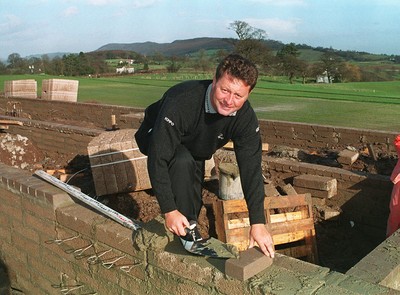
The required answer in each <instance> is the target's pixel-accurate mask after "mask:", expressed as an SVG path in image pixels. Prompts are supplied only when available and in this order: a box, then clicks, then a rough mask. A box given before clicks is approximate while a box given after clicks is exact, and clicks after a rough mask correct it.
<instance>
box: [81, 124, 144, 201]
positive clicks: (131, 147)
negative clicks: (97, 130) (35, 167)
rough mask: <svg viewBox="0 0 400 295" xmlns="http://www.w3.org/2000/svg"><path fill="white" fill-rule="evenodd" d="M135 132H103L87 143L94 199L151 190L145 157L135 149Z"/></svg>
mask: <svg viewBox="0 0 400 295" xmlns="http://www.w3.org/2000/svg"><path fill="white" fill-rule="evenodd" d="M135 132H136V130H135V129H121V130H117V131H107V132H103V133H101V134H100V135H99V136H97V137H95V138H94V139H92V140H91V142H90V143H89V145H88V155H89V160H90V166H91V169H92V175H93V181H94V185H95V189H96V195H97V196H102V195H108V194H115V193H120V192H132V191H139V190H145V189H149V188H151V184H150V178H149V175H148V172H147V156H145V155H143V154H142V153H141V152H140V151H139V148H138V147H137V144H136V141H135V138H134V134H135Z"/></svg>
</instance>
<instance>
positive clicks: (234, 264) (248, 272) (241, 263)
mask: <svg viewBox="0 0 400 295" xmlns="http://www.w3.org/2000/svg"><path fill="white" fill-rule="evenodd" d="M272 261H273V260H272V258H271V257H268V256H266V255H264V254H263V253H262V252H261V251H260V250H259V249H258V248H250V249H248V250H246V251H243V252H241V253H240V257H239V258H238V259H237V258H230V259H228V260H227V261H226V262H225V274H226V275H228V276H230V277H233V278H235V279H238V280H241V281H245V280H247V279H248V278H251V277H252V276H254V275H256V274H258V273H259V272H261V271H263V270H264V269H266V268H267V267H268V266H270V265H271V264H272Z"/></svg>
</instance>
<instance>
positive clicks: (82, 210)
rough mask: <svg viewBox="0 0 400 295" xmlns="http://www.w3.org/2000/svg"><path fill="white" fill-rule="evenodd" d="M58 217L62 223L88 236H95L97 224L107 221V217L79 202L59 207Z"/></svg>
mask: <svg viewBox="0 0 400 295" xmlns="http://www.w3.org/2000/svg"><path fill="white" fill-rule="evenodd" d="M56 218H57V221H58V222H59V223H60V224H61V225H63V226H65V227H67V228H69V229H72V230H74V231H76V232H79V233H81V234H84V235H86V236H88V237H93V236H94V234H95V227H96V224H101V223H104V222H105V217H103V216H102V215H100V214H98V213H97V212H95V211H93V210H91V209H88V208H86V207H84V206H82V205H79V204H74V205H71V206H68V207H63V208H58V209H57V210H56Z"/></svg>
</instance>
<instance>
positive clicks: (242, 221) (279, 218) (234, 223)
mask: <svg viewBox="0 0 400 295" xmlns="http://www.w3.org/2000/svg"><path fill="white" fill-rule="evenodd" d="M302 218H303V213H302V212H300V211H296V212H288V213H278V214H271V223H278V222H286V221H291V220H300V219H302ZM246 226H250V218H248V217H245V218H235V219H230V220H228V227H227V228H228V229H234V228H240V227H246Z"/></svg>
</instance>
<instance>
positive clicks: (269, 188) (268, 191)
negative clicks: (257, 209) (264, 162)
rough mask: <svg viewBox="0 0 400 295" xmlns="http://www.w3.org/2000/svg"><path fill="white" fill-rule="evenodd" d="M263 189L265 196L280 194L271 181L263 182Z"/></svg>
mask: <svg viewBox="0 0 400 295" xmlns="http://www.w3.org/2000/svg"><path fill="white" fill-rule="evenodd" d="M264 191H265V195H266V196H267V197H277V196H280V195H281V194H280V193H279V192H278V190H277V189H276V188H275V186H274V185H273V184H272V183H269V184H265V185H264Z"/></svg>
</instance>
